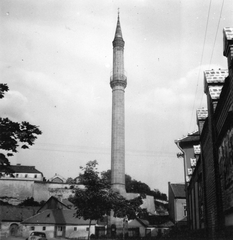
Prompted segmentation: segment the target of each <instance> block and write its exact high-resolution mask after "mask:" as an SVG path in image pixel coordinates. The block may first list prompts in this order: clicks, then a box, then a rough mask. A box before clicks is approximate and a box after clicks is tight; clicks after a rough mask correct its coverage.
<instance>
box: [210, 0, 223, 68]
mask: <svg viewBox="0 0 233 240" xmlns="http://www.w3.org/2000/svg"><path fill="white" fill-rule="evenodd" d="M224 1H225V0H223V1H222V6H221V11H220V15H219V19H218V26H217V30H216V34H215V38H214V45H213V49H212V53H211V57H210V63H209V65H210V64H211V62H212V57H213V53H214V48H215V43H216V39H217V35H218V29H219V24H220V20H221V18H222V10H223V5H224Z"/></svg>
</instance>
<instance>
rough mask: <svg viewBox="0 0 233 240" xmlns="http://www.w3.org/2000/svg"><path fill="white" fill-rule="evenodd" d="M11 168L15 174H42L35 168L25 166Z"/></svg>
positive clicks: (18, 165) (11, 166) (12, 166)
mask: <svg viewBox="0 0 233 240" xmlns="http://www.w3.org/2000/svg"><path fill="white" fill-rule="evenodd" d="M9 168H11V169H12V170H13V171H14V172H15V173H41V172H40V171H38V170H37V169H36V168H35V166H25V165H20V164H17V165H10V166H9Z"/></svg>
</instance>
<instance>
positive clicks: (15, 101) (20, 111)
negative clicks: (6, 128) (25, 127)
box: [0, 91, 31, 121]
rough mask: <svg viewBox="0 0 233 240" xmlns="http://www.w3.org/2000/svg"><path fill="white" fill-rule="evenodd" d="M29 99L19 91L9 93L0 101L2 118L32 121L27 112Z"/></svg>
mask: <svg viewBox="0 0 233 240" xmlns="http://www.w3.org/2000/svg"><path fill="white" fill-rule="evenodd" d="M27 104H28V99H27V98H26V97H25V96H23V95H22V94H21V93H20V92H18V91H9V92H7V93H6V94H5V97H4V98H3V99H1V100H0V112H1V117H8V118H10V119H11V120H14V121H30V119H31V116H30V114H29V112H28V110H27Z"/></svg>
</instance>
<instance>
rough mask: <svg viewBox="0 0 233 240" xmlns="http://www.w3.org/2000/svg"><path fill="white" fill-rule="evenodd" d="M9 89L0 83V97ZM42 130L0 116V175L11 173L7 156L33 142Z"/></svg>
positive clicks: (27, 146) (24, 122)
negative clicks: (0, 151)
mask: <svg viewBox="0 0 233 240" xmlns="http://www.w3.org/2000/svg"><path fill="white" fill-rule="evenodd" d="M8 90H9V88H8V86H7V85H6V84H0V98H3V97H4V94H5V92H7V91H8ZM41 133H42V132H41V131H40V130H39V128H38V127H37V126H35V125H31V124H30V123H29V122H26V121H23V122H21V123H19V122H14V121H11V120H10V119H9V118H2V117H0V149H2V150H4V151H5V152H6V155H5V154H4V153H0V177H1V176H2V172H5V173H6V174H12V173H13V171H12V170H11V168H10V167H9V166H10V162H9V160H8V157H10V156H13V153H16V152H17V151H18V148H19V147H21V148H22V149H27V148H29V146H32V145H33V144H34V141H35V140H36V139H37V135H40V134H41Z"/></svg>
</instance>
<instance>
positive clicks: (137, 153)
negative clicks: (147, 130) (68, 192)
mask: <svg viewBox="0 0 233 240" xmlns="http://www.w3.org/2000/svg"><path fill="white" fill-rule="evenodd" d="M61 145H62V144H61ZM85 148H86V149H85ZM85 148H84V149H82V148H81V149H72V150H68V149H51V148H29V150H32V151H46V152H64V153H85V154H88V153H95V154H103V155H106V154H107V155H109V154H110V149H109V150H108V149H107V148H98V147H96V148H94V149H93V148H88V147H85ZM126 155H130V156H144V157H156V156H157V157H158V156H174V157H175V156H176V153H174V152H168V151H138V150H129V151H126Z"/></svg>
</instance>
